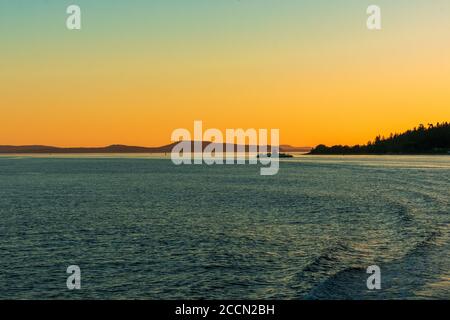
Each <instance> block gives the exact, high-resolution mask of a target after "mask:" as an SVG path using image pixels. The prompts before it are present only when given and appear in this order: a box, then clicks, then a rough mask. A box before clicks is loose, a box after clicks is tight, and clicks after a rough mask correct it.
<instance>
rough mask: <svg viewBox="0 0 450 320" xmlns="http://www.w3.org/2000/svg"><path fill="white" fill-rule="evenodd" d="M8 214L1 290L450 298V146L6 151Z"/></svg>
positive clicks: (3, 203)
mask: <svg viewBox="0 0 450 320" xmlns="http://www.w3.org/2000/svg"><path fill="white" fill-rule="evenodd" d="M0 219H1V223H0V298H2V299H13V298H14V299H16V298H19V299H29V298H35V299H52V298H62V299H87V298H94V299H105V298H113V299H122V298H130V299H197V298H206V299H223V298H226V299H244V298H245V299H336V298H343V299H392V298H408V299H415V298H445V299H450V241H449V240H450V157H448V156H447V157H446V156H443V157H412V156H411V157H410V156H402V157H394V156H378V157H377V156H373V157H364V156H361V157H345V158H343V157H312V156H303V157H299V158H295V159H293V160H286V161H283V162H282V163H281V168H280V172H279V174H278V175H276V176H272V177H270V176H260V175H259V167H257V166H250V165H245V166H243V165H241V166H236V165H234V166H211V167H208V166H205V165H202V166H179V167H178V166H174V165H173V164H172V163H171V161H170V160H168V159H158V158H147V157H139V156H137V157H135V156H110V157H103V158H102V157H100V156H86V157H80V156H65V157H51V156H44V157H32V156H25V157H23V156H2V157H0ZM73 264H74V265H79V266H80V268H81V274H82V278H81V283H82V284H81V285H82V289H81V290H79V291H76V290H74V291H69V290H68V289H67V288H66V278H67V276H68V275H67V274H66V268H67V267H68V266H69V265H73ZM370 265H378V266H379V267H380V268H381V280H382V289H381V290H379V291H369V290H368V289H367V287H366V279H367V277H368V274H366V268H367V267H368V266H370Z"/></svg>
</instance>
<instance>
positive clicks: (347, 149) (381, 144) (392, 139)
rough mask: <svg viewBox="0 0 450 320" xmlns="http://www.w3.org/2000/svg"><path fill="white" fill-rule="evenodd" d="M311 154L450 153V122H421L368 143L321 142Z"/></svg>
mask: <svg viewBox="0 0 450 320" xmlns="http://www.w3.org/2000/svg"><path fill="white" fill-rule="evenodd" d="M309 154H313V155H315V154H317V155H321V154H323V155H327V154H330V155H331V154H339V155H346V154H348V155H357V154H450V124H449V123H448V122H443V123H437V124H435V125H434V124H428V127H425V126H424V125H423V124H421V125H419V126H418V127H417V128H414V129H412V130H408V131H406V132H404V133H401V134H391V135H390V136H389V137H387V138H385V137H381V136H377V137H376V138H375V140H374V141H369V142H368V143H367V144H366V145H355V146H342V145H336V146H332V147H327V146H325V145H323V144H321V145H318V146H317V147H315V148H313V149H312V150H311V151H310V152H309Z"/></svg>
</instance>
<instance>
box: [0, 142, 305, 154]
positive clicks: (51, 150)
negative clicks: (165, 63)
mask: <svg viewBox="0 0 450 320" xmlns="http://www.w3.org/2000/svg"><path fill="white" fill-rule="evenodd" d="M177 143H178V142H175V143H171V144H168V145H164V146H160V147H138V146H127V145H120V144H115V145H110V146H107V147H80V148H72V147H71V148H60V147H52V146H41V145H29V146H1V145H0V154H55V153H56V154H63V153H68V154H70V153H170V152H171V151H172V149H173V147H174V146H175V145H176V144H177ZM192 143H193V142H192ZM211 143H212V142H207V141H204V142H203V143H202V145H203V149H204V148H205V147H206V146H208V145H210V144H211ZM237 146H238V145H234V146H233V150H237ZM224 150H225V144H224ZM245 150H246V151H247V152H248V150H249V146H245ZM310 150H311V148H310V147H293V146H290V145H280V152H302V153H306V152H309V151H310Z"/></svg>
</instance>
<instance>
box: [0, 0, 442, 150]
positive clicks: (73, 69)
mask: <svg viewBox="0 0 450 320" xmlns="http://www.w3.org/2000/svg"><path fill="white" fill-rule="evenodd" d="M70 4H78V5H79V6H80V7H81V9H82V30H81V31H69V30H67V29H66V27H65V20H66V18H67V15H66V13H65V11H66V8H67V6H68V5H70ZM369 4H378V5H380V6H381V8H382V14H383V30H382V31H378V32H374V31H369V30H367V29H366V17H367V16H366V13H365V11H366V8H367V6H368V5H369ZM0 112H1V113H0V115H1V117H0V144H12V145H23V144H45V145H56V146H101V145H109V144H114V143H120V144H129V145H146V146H151V145H162V144H166V143H169V142H170V135H171V133H172V131H173V130H174V129H176V128H192V127H193V121H194V120H203V122H204V126H205V127H207V128H213V127H214V128H219V129H222V130H224V129H225V128H279V129H280V139H281V143H283V144H292V145H298V146H314V145H317V144H319V143H325V144H355V143H366V142H367V141H368V140H369V139H372V138H374V136H375V135H377V134H386V135H387V134H389V133H390V132H401V131H403V130H405V129H408V128H411V127H414V126H416V125H418V124H419V123H424V124H427V123H429V122H438V121H449V120H450V1H448V0H433V1H429V0H396V1H392V0H371V1H365V0H340V1H330V0H309V1H303V0H282V1H280V0H240V1H238V0H213V1H212V0H97V1H91V0H72V1H62V0H47V1H45V0H27V1H25V0H14V1H13V0H0Z"/></svg>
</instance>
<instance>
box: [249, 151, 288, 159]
mask: <svg viewBox="0 0 450 320" xmlns="http://www.w3.org/2000/svg"><path fill="white" fill-rule="evenodd" d="M276 155H277V158H293V157H294V156H293V155H292V154H288V153H277V154H276ZM256 157H257V158H262V157H266V158H272V153H270V152H269V153H267V154H258V155H257V156H256Z"/></svg>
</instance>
